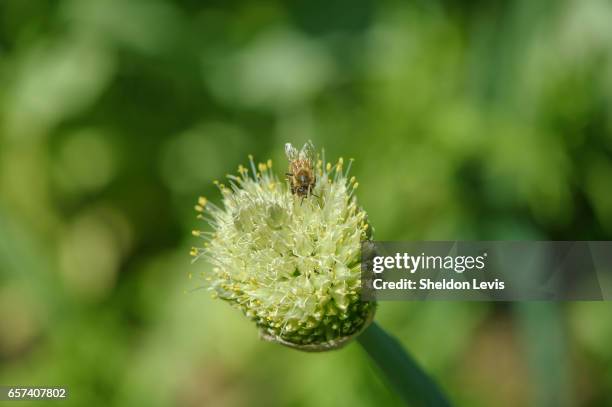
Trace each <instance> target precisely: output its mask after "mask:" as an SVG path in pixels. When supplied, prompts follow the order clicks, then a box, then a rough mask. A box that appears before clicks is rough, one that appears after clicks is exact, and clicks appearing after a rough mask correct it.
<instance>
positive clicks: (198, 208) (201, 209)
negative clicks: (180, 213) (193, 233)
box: [194, 205, 204, 212]
mask: <svg viewBox="0 0 612 407" xmlns="http://www.w3.org/2000/svg"><path fill="white" fill-rule="evenodd" d="M194 209H195V210H196V212H204V207H203V206H201V205H196V206H194Z"/></svg>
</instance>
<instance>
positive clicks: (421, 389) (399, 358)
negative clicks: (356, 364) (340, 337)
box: [357, 322, 451, 407]
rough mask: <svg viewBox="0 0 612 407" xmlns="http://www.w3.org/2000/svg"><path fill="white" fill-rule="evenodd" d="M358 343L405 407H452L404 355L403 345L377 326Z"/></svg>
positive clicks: (363, 335)
mask: <svg viewBox="0 0 612 407" xmlns="http://www.w3.org/2000/svg"><path fill="white" fill-rule="evenodd" d="M357 341H358V342H359V343H360V344H361V346H362V347H363V349H365V351H366V352H367V353H368V355H370V357H371V358H372V360H373V361H374V363H375V364H376V365H377V366H378V368H379V369H380V370H381V372H382V373H383V375H384V376H385V378H386V379H387V381H388V382H389V384H391V386H392V387H393V389H394V390H395V391H396V392H397V394H398V395H399V396H400V397H401V398H402V400H404V402H405V403H406V404H407V405H409V406H415V407H416V406H419V407H420V406H423V407H450V406H451V404H450V402H449V401H448V400H447V398H446V396H445V395H444V394H443V393H442V391H441V390H440V388H439V387H438V385H437V384H436V383H435V382H434V380H433V379H432V378H431V377H429V376H428V375H427V373H425V371H423V369H421V367H420V366H419V365H418V364H417V363H416V361H415V360H414V359H412V358H411V357H410V356H409V355H408V353H406V351H405V350H404V349H403V348H402V345H401V344H400V343H399V342H398V341H397V340H396V339H395V338H393V337H392V336H391V335H389V334H388V333H386V332H385V331H384V330H383V329H382V328H381V327H380V326H378V325H377V324H376V322H373V323H372V325H370V326H369V327H368V328H367V329H366V330H365V331H364V332H363V333H362V334H361V335H359V336H358V337H357Z"/></svg>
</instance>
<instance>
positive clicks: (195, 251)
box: [189, 248, 198, 257]
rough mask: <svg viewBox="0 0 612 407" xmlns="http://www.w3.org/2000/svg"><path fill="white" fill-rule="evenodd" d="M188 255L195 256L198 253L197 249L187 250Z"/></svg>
mask: <svg viewBox="0 0 612 407" xmlns="http://www.w3.org/2000/svg"><path fill="white" fill-rule="evenodd" d="M189 255H190V256H192V257H196V256H197V255H198V249H196V248H193V249H191V251H190V252H189Z"/></svg>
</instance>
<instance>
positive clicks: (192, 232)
mask: <svg viewBox="0 0 612 407" xmlns="http://www.w3.org/2000/svg"><path fill="white" fill-rule="evenodd" d="M191 234H192V235H194V236H195V237H200V236H202V232H200V231H199V230H192V231H191Z"/></svg>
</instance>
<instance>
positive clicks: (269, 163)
mask: <svg viewBox="0 0 612 407" xmlns="http://www.w3.org/2000/svg"><path fill="white" fill-rule="evenodd" d="M266 164H267V165H268V168H272V160H270V159H268V162H267V163H266Z"/></svg>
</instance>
